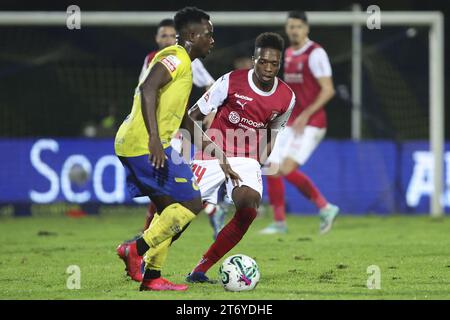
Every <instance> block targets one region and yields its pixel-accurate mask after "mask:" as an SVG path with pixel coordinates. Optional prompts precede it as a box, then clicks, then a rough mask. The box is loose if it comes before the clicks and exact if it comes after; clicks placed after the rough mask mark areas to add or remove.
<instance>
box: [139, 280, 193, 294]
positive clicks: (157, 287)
mask: <svg viewBox="0 0 450 320" xmlns="http://www.w3.org/2000/svg"><path fill="white" fill-rule="evenodd" d="M187 289H188V286H187V285H185V284H175V283H172V282H170V281H169V280H167V279H165V278H163V277H159V278H156V279H148V280H143V281H142V283H141V287H140V288H139V291H169V290H171V291H186V290H187Z"/></svg>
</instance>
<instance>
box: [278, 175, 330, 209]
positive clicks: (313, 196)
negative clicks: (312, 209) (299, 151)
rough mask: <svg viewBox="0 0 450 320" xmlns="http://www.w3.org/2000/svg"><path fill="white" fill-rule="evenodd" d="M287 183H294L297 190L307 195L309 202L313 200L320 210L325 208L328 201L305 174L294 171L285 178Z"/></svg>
mask: <svg viewBox="0 0 450 320" xmlns="http://www.w3.org/2000/svg"><path fill="white" fill-rule="evenodd" d="M285 178H286V179H287V181H289V182H290V183H292V184H293V185H294V186H296V187H297V189H298V190H299V191H300V192H301V193H303V194H304V195H305V197H307V198H308V199H309V200H311V201H312V202H313V203H314V204H315V205H316V206H317V208H319V209H322V208H323V207H325V206H326V205H327V203H328V201H327V200H326V199H325V198H324V196H323V195H322V194H321V193H320V191H319V189H317V187H316V186H315V185H314V183H313V182H312V181H311V179H309V178H308V176H306V175H305V174H304V173H302V172H300V171H298V170H293V171H292V172H291V173H289V174H288V175H286V176H285Z"/></svg>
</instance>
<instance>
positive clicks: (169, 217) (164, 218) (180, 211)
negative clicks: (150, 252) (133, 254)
mask: <svg viewBox="0 0 450 320" xmlns="http://www.w3.org/2000/svg"><path fill="white" fill-rule="evenodd" d="M194 218H195V214H193V213H192V212H191V211H190V210H189V209H187V208H186V207H184V206H182V205H181V204H179V203H174V204H171V205H170V206H167V207H166V208H165V209H164V210H163V212H161V214H160V215H159V219H158V221H156V222H155V223H154V224H153V225H151V226H150V227H149V228H148V229H147V230H145V231H144V240H145V242H146V243H147V244H148V246H149V247H150V248H155V247H156V246H157V245H158V244H160V243H161V242H163V241H164V240H166V239H170V238H172V237H173V236H174V235H176V234H177V233H178V232H180V231H181V230H182V229H183V227H184V226H185V225H186V224H188V223H189V222H190V221H192V220H193V219H194ZM152 222H153V221H152Z"/></svg>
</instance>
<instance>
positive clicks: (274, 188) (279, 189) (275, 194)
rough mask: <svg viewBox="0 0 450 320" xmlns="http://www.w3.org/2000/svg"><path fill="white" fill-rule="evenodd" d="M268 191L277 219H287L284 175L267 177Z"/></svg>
mask: <svg viewBox="0 0 450 320" xmlns="http://www.w3.org/2000/svg"><path fill="white" fill-rule="evenodd" d="M267 193H268V194H269V201H270V204H271V205H272V208H273V212H274V218H275V221H279V222H282V221H286V210H285V206H284V183H283V178H282V177H271V176H268V177H267Z"/></svg>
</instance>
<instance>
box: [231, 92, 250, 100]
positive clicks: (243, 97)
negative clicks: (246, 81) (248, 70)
mask: <svg viewBox="0 0 450 320" xmlns="http://www.w3.org/2000/svg"><path fill="white" fill-rule="evenodd" d="M234 96H235V97H236V98H238V99H242V100H247V101H253V98H250V97H247V96H244V95H242V94H238V93H235V94H234Z"/></svg>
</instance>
